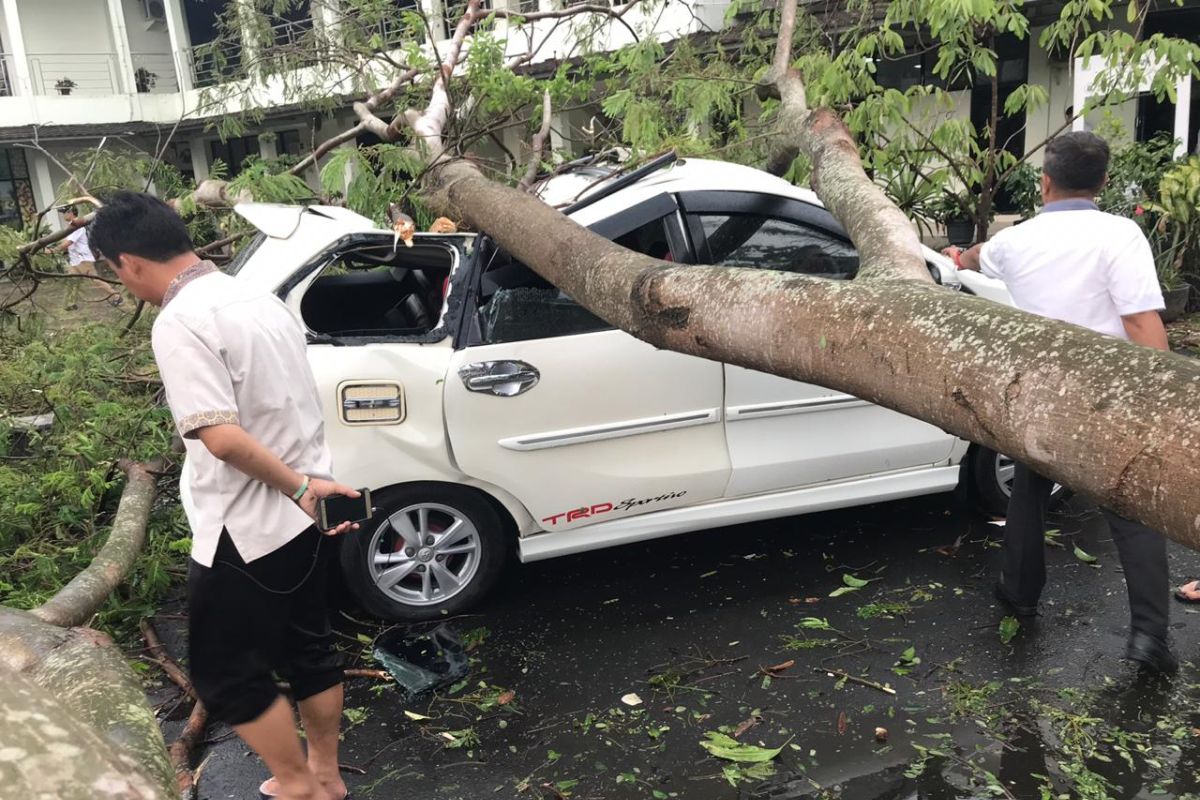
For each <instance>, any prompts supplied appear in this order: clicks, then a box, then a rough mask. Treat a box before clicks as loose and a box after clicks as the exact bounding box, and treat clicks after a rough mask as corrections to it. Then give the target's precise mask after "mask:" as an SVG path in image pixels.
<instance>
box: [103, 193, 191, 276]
mask: <svg viewBox="0 0 1200 800" xmlns="http://www.w3.org/2000/svg"><path fill="white" fill-rule="evenodd" d="M88 239H89V240H90V241H91V244H92V247H93V248H95V249H97V250H99V251H100V253H101V255H103V256H104V257H105V258H107V259H109V260H110V261H116V260H117V257H118V256H120V255H121V254H123V253H127V254H129V255H134V256H140V257H142V258H146V259H149V260H151V261H169V260H170V259H172V258H174V257H175V256H177V255H181V254H183V253H187V252H189V251H191V250H193V249H195V246H194V245H193V244H192V237H191V236H190V235H189V234H188V229H187V226H186V225H184V224H183V220H182V219H181V218H180V216H179V214H177V213H175V210H174V209H172V208H171V207H170V206H169V205H167V204H166V203H164V202H163V201H162V200H159V199H158V198H157V197H155V196H154V195H151V194H142V193H140V192H117V193H116V194H113V195H111V196H110V197H108V198H106V199H105V201H104V205H103V206H102V207H100V208H99V209H97V210H96V218H95V219H94V220H93V221H92V224H91V230H90V231H89V233H88Z"/></svg>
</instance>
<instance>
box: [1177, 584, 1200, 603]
mask: <svg viewBox="0 0 1200 800" xmlns="http://www.w3.org/2000/svg"><path fill="white" fill-rule="evenodd" d="M1189 586H1191V587H1192V590H1191V591H1192V593H1193V594H1195V595H1196V596H1195V597H1189V596H1188V595H1187V594H1186V593H1185V591H1184V590H1185V589H1187V587H1189ZM1175 599H1176V600H1178V601H1179V602H1181V603H1187V604H1188V605H1200V580H1197V579H1196V578H1188V579H1187V580H1186V581H1184V582H1183V584H1182V585H1181V586H1179V588H1177V589H1176V590H1175Z"/></svg>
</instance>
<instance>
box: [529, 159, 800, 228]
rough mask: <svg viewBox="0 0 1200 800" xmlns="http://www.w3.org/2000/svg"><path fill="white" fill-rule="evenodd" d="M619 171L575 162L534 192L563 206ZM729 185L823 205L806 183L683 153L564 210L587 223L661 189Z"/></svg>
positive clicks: (688, 189) (723, 187)
mask: <svg viewBox="0 0 1200 800" xmlns="http://www.w3.org/2000/svg"><path fill="white" fill-rule="evenodd" d="M620 174H621V172H620V170H619V168H618V167H617V166H614V165H594V166H586V167H580V168H577V169H574V170H571V171H570V172H565V173H563V174H561V175H555V176H554V177H551V178H548V179H546V180H545V181H543V182H542V183H541V184H540V185H539V186H538V188H537V195H538V196H539V197H540V198H541V199H542V200H544V201H545V202H547V203H549V204H550V205H552V206H557V207H563V206H566V205H569V204H570V203H574V202H575V201H577V200H581V199H584V198H586V197H588V196H589V195H591V194H594V193H595V192H597V191H599V190H600V189H602V188H603V187H604V186H606V185H607V184H609V183H610V182H612V181H613V180H616V178H617V177H619V175H620ZM730 190H736V191H744V192H756V193H759V194H772V195H777V196H779V197H787V198H791V199H793V200H799V201H801V202H804V203H811V204H813V205H816V206H821V207H823V204H822V203H821V201H820V199H819V198H818V197H817V195H816V194H815V193H814V192H813V191H812V190H811V189H805V188H803V187H800V186H794V185H792V184H790V183H788V182H787V181H785V180H783V179H782V178H777V177H775V176H774V175H771V174H770V173H768V172H763V171H762V170H760V169H755V168H754V167H747V166H745V165H744V164H734V163H732V162H730V161H715V160H712V159H706V158H683V159H679V160H678V161H676V162H674V163H672V164H670V165H668V166H666V167H664V168H663V169H660V170H658V171H656V172H652V173H651V174H649V175H647V176H646V177H644V178H642V179H641V180H639V181H638V182H636V183H634V184H631V185H629V186H626V187H625V188H623V189H620V190H618V191H617V192H615V193H613V194H612V195H610V196H608V197H605V198H604V199H602V200H599V201H597V202H595V203H593V204H591V205H588V206H585V207H584V208H581V209H580V210H578V211H576V212H574V213H572V214H571V215H570V216H571V219H573V220H575V221H576V222H579V223H581V224H583V225H589V224H591V223H593V222H596V221H599V220H601V219H604V218H605V217H609V216H612V215H613V214H615V213H617V212H618V211H620V210H621V209H624V208H629V207H631V206H634V205H637V204H638V203H640V202H642V201H643V200H648V199H650V198H651V197H653V196H655V195H658V194H662V193H664V192H672V193H674V192H703V191H730Z"/></svg>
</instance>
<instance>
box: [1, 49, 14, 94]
mask: <svg viewBox="0 0 1200 800" xmlns="http://www.w3.org/2000/svg"><path fill="white" fill-rule="evenodd" d="M11 58H12V56H10V55H9V54H8V53H0V97H12V96H13V95H14V94H16V92H14V91H13V82H12V78H11V77H9V76H10V75H12V69H11V68H10V67H9V66H8V62H9V59H11Z"/></svg>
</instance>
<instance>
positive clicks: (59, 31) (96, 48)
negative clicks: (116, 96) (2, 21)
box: [17, 0, 121, 94]
mask: <svg viewBox="0 0 1200 800" xmlns="http://www.w3.org/2000/svg"><path fill="white" fill-rule="evenodd" d="M63 6H64V4H62V3H57V2H54V3H48V2H44V0H18V2H17V13H18V14H19V15H20V19H21V35H22V38H23V39H24V41H25V51H26V53H27V54H28V56H29V70H30V78H31V80H32V82H33V86H34V92H35V93H39V94H52V93H54V92H55V88H54V85H55V83H56V82H57V81H59V80H61V79H63V78H69V79H70V80H72V81H74V82H75V83H76V84H77V87H76V88H75V89H74V90H73V91H75V92H78V93H79V94H113V93H116V92H117V91H119V88H118V87H120V85H121V83H120V79H119V72H118V70H119V67H118V66H117V62H116V58H115V53H116V49H115V47H114V46H113V36H112V26H111V25H110V24H109V20H108V11H107V8H106V4H105V0H72V2H71V3H70V8H69V13H64V11H65V10H66V9H64V7H63Z"/></svg>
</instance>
